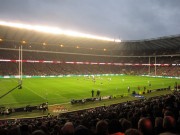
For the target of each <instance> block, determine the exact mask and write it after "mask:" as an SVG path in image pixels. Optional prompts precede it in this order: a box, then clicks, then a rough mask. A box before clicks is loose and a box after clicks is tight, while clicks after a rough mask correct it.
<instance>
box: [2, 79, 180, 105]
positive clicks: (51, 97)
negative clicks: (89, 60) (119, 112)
mask: <svg viewBox="0 0 180 135" xmlns="http://www.w3.org/2000/svg"><path fill="white" fill-rule="evenodd" d="M175 82H177V83H178V84H180V80H178V79H167V78H152V77H141V76H95V81H93V78H92V77H90V78H89V77H82V76H81V77H78V76H74V77H61V78H26V79H23V84H22V89H15V90H14V91H12V92H11V93H9V94H8V95H6V96H5V97H3V98H1V99H0V106H24V105H27V104H30V105H38V104H40V103H42V102H46V101H48V102H49V104H60V103H68V102H70V101H71V99H82V98H90V97H91V90H92V89H93V90H94V91H95V96H96V91H97V90H100V91H101V96H109V95H129V94H130V93H132V91H133V90H135V91H136V92H142V91H143V90H144V86H145V87H146V89H151V90H153V89H158V88H166V87H168V86H171V89H173V88H174V85H175ZM17 84H18V80H17V79H0V96H2V95H3V94H5V93H6V92H8V91H9V90H11V89H12V88H14V87H15V86H17ZM149 84H151V86H149ZM128 86H129V87H130V93H128V90H127V89H128ZM138 86H139V88H140V90H138Z"/></svg>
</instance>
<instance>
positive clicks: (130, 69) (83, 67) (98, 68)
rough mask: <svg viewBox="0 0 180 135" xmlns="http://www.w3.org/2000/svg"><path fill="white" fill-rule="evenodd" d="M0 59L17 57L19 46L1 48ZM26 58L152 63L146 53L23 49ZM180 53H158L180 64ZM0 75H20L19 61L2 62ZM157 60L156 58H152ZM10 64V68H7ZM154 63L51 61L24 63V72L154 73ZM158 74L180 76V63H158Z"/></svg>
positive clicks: (166, 61) (50, 73) (159, 61)
mask: <svg viewBox="0 0 180 135" xmlns="http://www.w3.org/2000/svg"><path fill="white" fill-rule="evenodd" d="M0 53H1V55H0V59H10V60H18V59H19V58H18V57H19V54H18V51H17V50H0ZM23 59H24V60H45V61H61V62H100V63H131V64H149V58H148V57H147V58H145V57H112V56H95V55H80V54H69V53H67V54H62V53H52V52H51V53H48V52H35V51H32V52H29V51H25V52H24V53H23ZM179 62H180V61H179V57H178V56H176V57H175V56H174V57H158V58H157V60H156V63H158V64H179ZM0 63H1V64H0V75H18V74H19V73H18V72H19V70H18V66H19V64H18V63H16V62H0ZM150 63H151V64H154V63H155V59H154V58H151V59H150ZM7 67H8V68H7ZM154 69H155V68H154V66H151V67H150V70H149V66H131V65H129V66H118V65H90V64H67V63H61V64H52V63H23V74H24V75H67V74H131V75H148V74H149V71H150V75H155V70H154ZM156 69H157V71H156V75H163V76H180V66H179V65H176V66H172V65H170V66H157V68H156Z"/></svg>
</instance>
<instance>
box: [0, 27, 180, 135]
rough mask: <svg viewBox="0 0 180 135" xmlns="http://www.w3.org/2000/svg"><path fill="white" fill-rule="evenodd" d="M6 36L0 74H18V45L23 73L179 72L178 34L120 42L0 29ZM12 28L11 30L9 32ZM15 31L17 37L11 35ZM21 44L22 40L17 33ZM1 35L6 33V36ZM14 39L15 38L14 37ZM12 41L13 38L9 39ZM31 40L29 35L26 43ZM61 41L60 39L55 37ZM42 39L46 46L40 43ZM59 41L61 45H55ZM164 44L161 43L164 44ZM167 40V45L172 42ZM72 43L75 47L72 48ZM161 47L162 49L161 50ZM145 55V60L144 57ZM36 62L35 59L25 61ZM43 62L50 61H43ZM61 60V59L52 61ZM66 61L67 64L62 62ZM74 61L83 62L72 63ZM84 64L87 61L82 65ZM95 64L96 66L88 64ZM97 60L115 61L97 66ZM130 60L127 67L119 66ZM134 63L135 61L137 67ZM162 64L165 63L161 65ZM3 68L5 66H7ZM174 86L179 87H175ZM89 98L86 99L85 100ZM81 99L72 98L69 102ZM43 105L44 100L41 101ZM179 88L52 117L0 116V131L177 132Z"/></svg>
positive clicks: (73, 134)
mask: <svg viewBox="0 0 180 135" xmlns="http://www.w3.org/2000/svg"><path fill="white" fill-rule="evenodd" d="M0 29H1V30H2V31H7V33H6V34H3V33H2V32H0V36H1V37H5V38H4V39H3V41H1V42H0V54H1V55H0V60H1V61H0V75H1V76H6V75H18V62H17V60H18V59H19V52H18V51H19V50H18V48H19V47H20V46H23V60H26V61H24V62H23V75H32V76H33V75H34V76H35V75H69V74H76V75H78V74H107V73H109V74H130V75H155V69H154V65H151V66H150V67H151V68H150V70H149V66H147V65H142V64H148V63H149V62H150V64H154V63H155V59H154V57H157V59H156V63H158V64H161V65H157V67H156V75H163V76H176V77H179V76H180V65H179V62H180V61H179V54H180V48H179V46H180V42H179V41H180V36H179V35H178V36H175V37H174V36H173V37H165V38H160V39H150V40H143V41H124V42H122V43H120V44H117V43H114V42H113V43H112V42H111V43H110V42H104V41H94V40H93V41H92V40H88V39H87V40H84V39H78V38H77V39H75V38H68V37H61V38H60V37H56V36H54V37H53V36H51V38H50V39H47V37H48V35H43V34H41V33H33V32H27V31H25V30H14V29H13V28H12V29H13V30H11V28H6V27H3V28H2V27H0ZM12 31H13V32H12ZM14 31H15V32H17V35H19V36H17V37H16V36H15V37H14V35H13V33H15V32H14ZM27 33H28V34H29V35H31V36H29V37H31V38H27V37H24V39H26V44H22V39H23V35H26V34H27ZM6 35H7V36H6ZM18 37H19V38H18ZM37 37H38V38H37ZM15 39H16V40H15ZM31 39H34V40H33V41H31ZM59 39H61V40H59ZM44 41H47V44H46V45H43V44H42V43H43V42H44ZM59 43H62V44H63V47H62V46H59ZM165 43H166V44H165ZM172 44H173V45H172ZM77 45H78V47H77ZM161 47H162V48H163V49H161ZM149 59H150V61H149ZM27 60H29V61H38V62H27ZM44 61H54V63H53V64H52V63H50V62H49V63H48V62H47V63H46V62H44ZM57 61H61V63H56V62H57ZM66 62H73V64H71V63H66ZM77 62H85V63H84V64H77ZM86 62H87V63H86ZM90 63H98V64H90ZM99 63H121V64H122V65H115V64H99ZM125 63H127V64H131V65H125ZM139 64H140V65H139ZM164 64H167V65H164ZM7 67H8V68H7ZM177 87H179V86H177ZM91 100H92V99H87V101H91ZM75 102H81V103H83V102H84V100H79V101H74V100H72V103H73V104H74V103H75ZM45 104H46V103H45ZM45 104H41V105H38V106H28V105H27V106H26V107H22V108H16V110H12V109H11V108H9V109H8V110H7V108H6V109H5V108H1V113H2V115H4V114H9V113H11V112H13V111H32V110H34V109H47V106H46V105H45ZM179 112H180V92H179V91H174V92H173V93H172V94H169V95H164V96H160V97H154V98H150V99H140V100H137V101H131V102H130V101H127V102H125V103H120V104H115V105H110V106H106V105H104V106H101V107H97V108H91V109H86V110H81V111H76V112H68V113H62V114H59V115H58V116H53V115H51V114H48V115H47V116H45V117H37V118H27V119H25V118H23V119H8V120H0V135H1V134H2V135H12V134H13V135H31V134H32V135H35V134H42V135H83V134H86V135H117V134H120V135H123V134H125V135H129V134H139V135H141V134H144V135H148V134H151V135H153V134H154V135H157V134H179V133H180V114H179Z"/></svg>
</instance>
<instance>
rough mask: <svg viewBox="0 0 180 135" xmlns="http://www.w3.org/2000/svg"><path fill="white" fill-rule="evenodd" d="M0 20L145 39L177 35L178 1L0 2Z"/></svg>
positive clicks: (179, 28) (124, 37) (41, 0)
mask: <svg viewBox="0 0 180 135" xmlns="http://www.w3.org/2000/svg"><path fill="white" fill-rule="evenodd" d="M0 20H2V21H11V22H21V23H27V24H38V25H41V24H42V25H48V26H57V27H59V28H62V29H65V30H66V29H70V30H74V31H79V32H83V33H88V34H95V35H99V36H108V37H111V38H120V39H122V40H139V39H149V38H157V37H162V36H169V35H177V34H180V0H0Z"/></svg>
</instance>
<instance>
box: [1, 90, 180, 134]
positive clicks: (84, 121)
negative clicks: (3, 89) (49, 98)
mask: <svg viewBox="0 0 180 135" xmlns="http://www.w3.org/2000/svg"><path fill="white" fill-rule="evenodd" d="M179 133H180V92H178V91H175V92H173V93H172V94H168V95H164V96H160V97H153V98H149V99H141V100H137V101H131V102H130V101H127V102H125V103H119V104H115V105H110V106H106V105H104V106H101V107H98V108H92V109H87V110H81V111H76V112H69V113H62V114H59V115H58V116H53V115H51V114H48V115H47V116H45V117H39V118H29V119H11V120H1V121H0V134H2V135H124V134H125V135H158V134H160V135H178V134H179Z"/></svg>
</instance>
